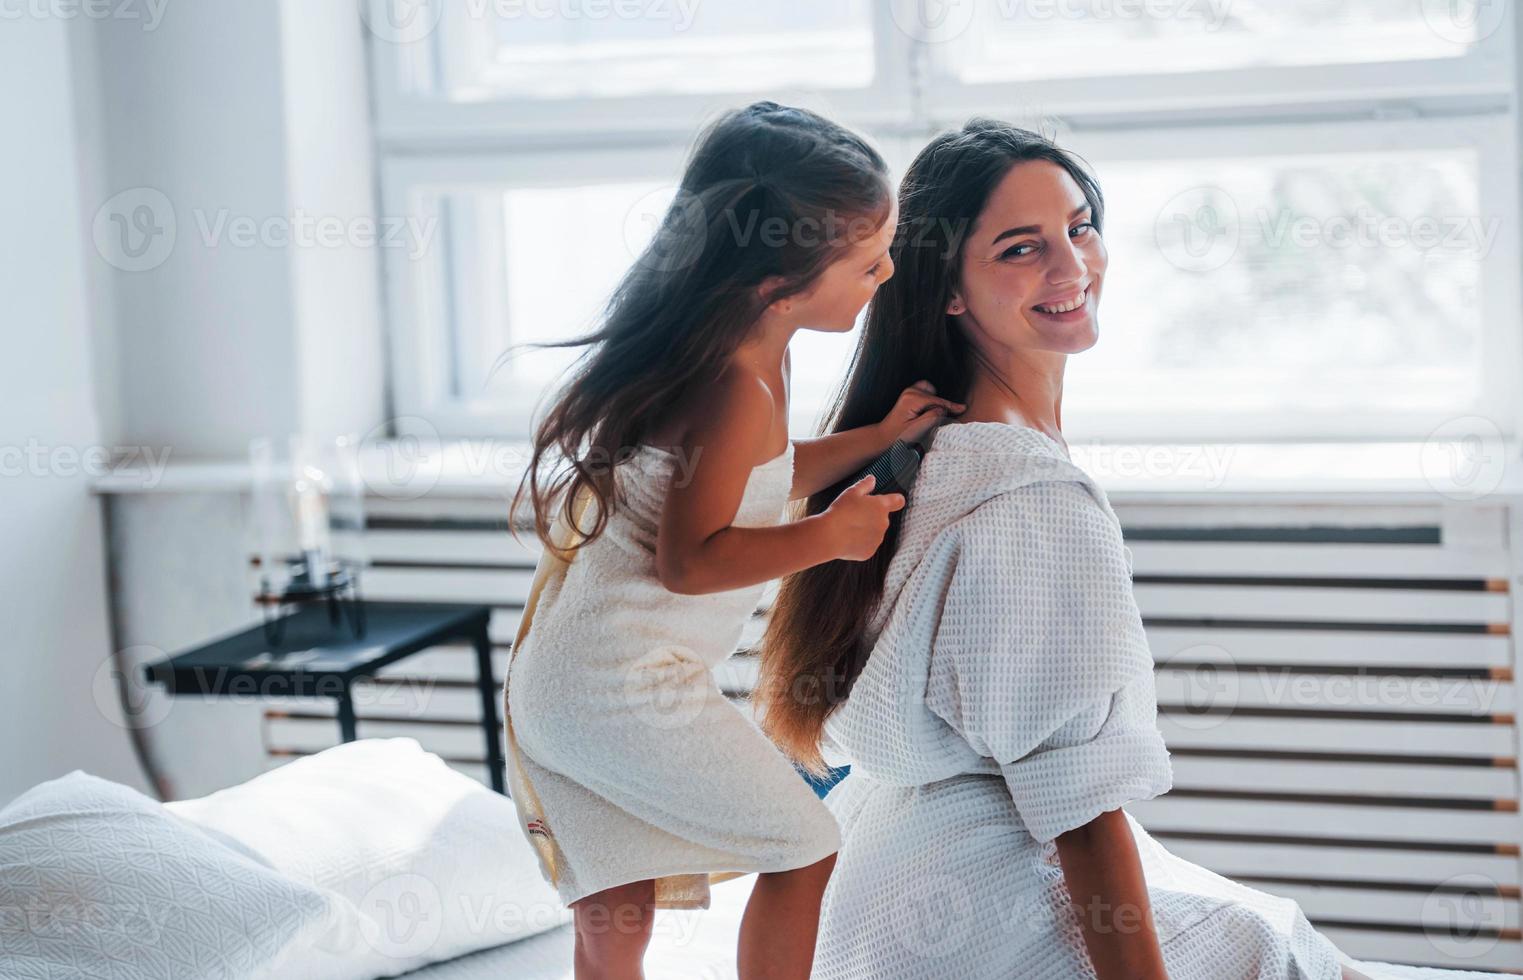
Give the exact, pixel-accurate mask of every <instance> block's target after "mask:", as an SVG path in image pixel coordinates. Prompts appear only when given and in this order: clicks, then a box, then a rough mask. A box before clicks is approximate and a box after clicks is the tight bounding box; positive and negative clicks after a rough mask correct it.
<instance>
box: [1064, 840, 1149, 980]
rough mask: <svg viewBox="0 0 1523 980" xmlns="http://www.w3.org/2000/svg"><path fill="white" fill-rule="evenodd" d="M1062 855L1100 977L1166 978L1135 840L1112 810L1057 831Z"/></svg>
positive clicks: (1124, 979)
mask: <svg viewBox="0 0 1523 980" xmlns="http://www.w3.org/2000/svg"><path fill="white" fill-rule="evenodd" d="M1057 845H1058V860H1059V862H1060V863H1061V864H1062V866H1063V878H1064V880H1065V881H1066V882H1067V883H1068V893H1069V896H1070V897H1071V898H1072V899H1073V905H1074V911H1075V912H1076V913H1077V914H1078V916H1079V920H1080V923H1081V925H1082V926H1083V929H1084V945H1085V947H1086V948H1088V950H1089V959H1090V962H1091V963H1092V964H1093V965H1094V968H1095V973H1096V974H1097V975H1098V976H1099V978H1100V980H1168V973H1167V972H1166V971H1165V970H1164V964H1163V953H1162V952H1161V951H1160V950H1159V948H1158V933H1157V931H1156V930H1155V929H1154V927H1153V909H1152V905H1151V903H1150V902H1149V900H1148V886H1147V881H1146V879H1145V878H1144V877H1143V873H1142V861H1141V860H1140V859H1139V858H1138V857H1137V842H1136V841H1135V840H1134V839H1133V838H1132V831H1131V828H1130V827H1128V826H1127V822H1126V814H1125V813H1123V812H1122V811H1121V810H1111V811H1108V812H1106V813H1102V814H1100V815H1099V816H1098V817H1096V818H1095V819H1093V820H1091V821H1090V822H1089V823H1087V824H1084V825H1083V826H1082V827H1076V828H1074V829H1073V830H1070V831H1068V832H1067V833H1064V834H1059V835H1058V836H1057Z"/></svg>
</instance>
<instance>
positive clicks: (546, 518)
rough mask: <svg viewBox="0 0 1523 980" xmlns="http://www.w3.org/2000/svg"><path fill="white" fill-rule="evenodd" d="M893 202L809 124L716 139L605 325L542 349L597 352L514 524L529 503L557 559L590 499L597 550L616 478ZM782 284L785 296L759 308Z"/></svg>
mask: <svg viewBox="0 0 1523 980" xmlns="http://www.w3.org/2000/svg"><path fill="white" fill-rule="evenodd" d="M892 195H893V189H892V187H891V185H890V182H889V176H888V167H887V166H886V164H885V163H884V162H883V158H882V156H881V155H880V154H879V153H878V152H877V151H876V150H875V149H873V147H872V146H871V145H869V144H868V143H867V142H866V141H865V140H863V139H862V138H861V137H860V136H858V135H857V134H855V133H853V132H851V131H850V130H847V129H845V128H844V127H842V126H839V125H837V124H835V123H833V122H831V121H830V120H828V119H825V118H824V117H823V116H820V115H818V114H817V113H814V112H811V111H809V110H807V109H800V108H792V107H788V106H781V105H778V104H777V103H775V102H757V103H754V104H752V105H749V106H746V107H745V108H743V109H736V110H732V111H730V112H727V113H725V114H724V115H723V116H722V117H720V118H719V119H718V120H717V121H715V122H714V123H713V124H712V125H710V126H709V127H708V128H707V129H706V130H705V131H704V132H703V133H702V134H701V136H700V138H699V140H698V143H697V145H696V146H695V148H694V150H693V152H692V155H691V156H690V158H689V160H688V163H687V166H686V168H685V170H684V172H683V175H682V181H681V184H680V185H679V186H678V190H677V195H676V199H675V200H674V202H673V203H672V206H671V207H670V209H669V210H668V211H667V212H666V214H665V216H664V217H663V219H662V221H661V224H660V226H659V228H658V229H657V231H656V234H655V236H654V238H653V240H652V241H651V243H650V245H649V246H648V247H647V248H646V250H645V251H644V252H643V253H642V254H641V255H640V256H639V258H638V259H636V261H635V263H634V265H633V266H631V268H630V269H629V271H628V273H626V274H625V276H624V278H623V280H622V281H621V282H620V283H619V285H618V287H617V288H616V289H615V291H614V293H613V296H612V298H611V299H610V300H609V302H608V305H607V308H606V310H605V311H604V314H603V318H602V325H601V326H600V327H599V328H598V329H597V330H596V331H595V332H593V333H591V334H589V335H586V336H583V337H578V338H575V339H572V340H567V341H563V342H559V343H551V344H536V345H532V346H536V347H586V348H587V350H585V351H584V352H583V353H582V354H581V356H580V357H578V359H577V362H576V363H575V364H573V366H572V369H571V371H570V378H569V380H568V381H567V383H566V384H565V385H564V386H563V387H562V388H561V389H560V391H559V393H558V394H557V396H556V398H555V400H554V402H553V404H552V405H551V406H550V408H549V410H548V412H547V413H546V415H545V417H544V419H543V421H542V422H541V423H540V424H539V425H538V426H537V427H536V430H535V432H534V437H533V455H532V456H531V458H530V461H529V465H528V467H527V470H526V472H525V474H524V478H523V480H522V481H520V483H519V486H518V490H517V492H516V493H515V494H514V496H513V501H512V504H511V506H510V514H517V513H518V509H519V506H520V504H521V502H522V500H523V498H524V496H525V493H526V492H527V494H528V496H529V498H530V499H531V501H532V505H533V511H534V529H535V533H536V534H537V535H538V536H539V538H540V540H541V541H542V542H543V543H544V544H545V546H546V547H547V548H551V549H552V550H553V549H554V548H555V543H554V542H553V540H552V538H551V534H550V529H551V526H552V524H553V522H554V516H555V508H556V507H559V508H560V512H561V513H562V514H563V515H564V516H565V518H566V519H567V520H568V521H571V520H572V517H573V513H572V503H573V501H574V500H575V499H576V497H577V496H578V495H579V494H580V492H581V490H582V489H583V488H587V489H588V490H590V491H591V494H592V498H593V503H595V507H592V508H591V520H590V525H589V522H588V520H587V519H586V518H584V519H583V520H582V521H580V522H577V523H576V524H575V525H574V526H576V528H577V531H578V532H579V534H580V535H581V541H580V542H579V543H581V544H585V543H587V542H590V541H591V540H592V539H594V538H596V537H597V536H598V535H599V534H601V533H602V531H603V529H604V528H605V527H606V526H607V522H608V518H609V515H610V514H611V512H612V510H613V507H614V506H616V505H617V503H618V501H617V500H616V499H615V497H616V494H615V482H614V467H615V466H617V465H618V464H619V463H620V462H622V461H624V460H625V459H627V458H628V456H629V454H631V453H632V452H633V451H634V449H635V448H636V447H638V446H639V445H640V444H641V443H642V442H643V441H644V440H645V439H646V438H647V437H648V436H649V434H650V433H651V432H652V431H654V430H655V429H656V428H657V426H658V425H659V424H660V422H661V421H662V420H663V419H666V418H668V417H670V413H672V412H674V411H680V410H681V409H682V407H683V406H684V403H685V402H687V401H688V399H689V398H690V397H691V396H693V395H694V394H695V393H696V392H697V390H698V389H699V387H700V386H701V385H703V384H705V383H707V382H711V381H712V380H713V379H715V378H717V377H719V376H720V374H721V372H722V371H723V369H724V367H725V365H726V364H727V362H728V361H729V359H730V358H731V356H732V355H733V354H734V353H735V351H736V349H737V348H738V347H739V346H740V344H741V343H742V342H743V341H744V340H745V339H746V338H747V336H748V334H749V333H750V331H751V329H752V327H753V326H754V325H755V324H756V322H757V320H758V319H759V318H760V317H761V315H762V313H763V312H764V311H765V309H766V307H767V305H768V304H769V303H771V302H773V301H776V300H778V299H783V298H785V297H788V296H791V295H794V294H797V293H799V292H802V291H803V290H805V289H807V288H808V287H809V286H810V285H811V284H812V283H813V282H814V281H815V280H816V279H817V278H818V276H819V275H820V273H821V272H823V271H824V269H825V268H826V266H828V265H829V263H830V261H831V260H832V259H833V258H836V257H837V256H839V254H840V252H839V250H838V248H837V246H840V245H843V244H846V243H847V241H848V240H849V239H848V238H847V237H844V236H843V233H845V234H846V235H849V234H850V231H849V229H852V228H855V229H856V230H857V231H858V232H860V231H861V226H862V225H864V224H866V225H867V226H869V228H868V230H869V232H870V231H875V230H876V229H877V228H879V227H881V226H882V223H883V221H885V220H887V217H888V214H889V211H890V208H891V204H892ZM832 229H834V230H832ZM773 276H776V277H779V279H778V282H779V283H780V285H779V286H778V288H776V289H772V290H770V291H769V292H768V294H767V295H766V296H761V295H759V293H760V290H759V289H758V288H757V287H758V286H761V285H762V284H763V282H764V280H767V279H768V277H773Z"/></svg>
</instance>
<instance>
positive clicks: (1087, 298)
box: [947, 160, 1106, 354]
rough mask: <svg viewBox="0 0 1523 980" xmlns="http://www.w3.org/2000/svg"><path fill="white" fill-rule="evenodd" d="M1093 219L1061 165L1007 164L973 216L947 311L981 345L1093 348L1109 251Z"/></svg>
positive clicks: (1037, 162) (1038, 162) (1064, 350)
mask: <svg viewBox="0 0 1523 980" xmlns="http://www.w3.org/2000/svg"><path fill="white" fill-rule="evenodd" d="M1092 218H1093V215H1092V214H1091V213H1090V208H1089V203H1088V201H1086V200H1085V198H1084V193H1083V191H1081V190H1080V189H1079V185H1078V184H1077V183H1076V182H1075V181H1074V179H1073V178H1072V177H1071V176H1069V174H1068V171H1066V170H1064V169H1063V168H1062V167H1060V166H1058V165H1057V164H1055V163H1050V162H1048V161H1046V160H1031V161H1027V162H1024V163H1018V164H1016V165H1015V166H1013V167H1011V168H1010V170H1009V172H1008V173H1006V174H1005V176H1004V178H1003V179H1002V180H1001V181H1000V182H999V184H998V185H997V186H996V187H995V189H994V193H993V194H992V195H990V197H989V201H988V203H987V204H986V205H985V206H984V210H983V212H982V213H981V214H980V215H979V216H978V220H977V221H975V222H974V224H973V229H972V231H971V233H970V234H969V236H968V241H967V245H966V247H965V248H964V250H963V258H962V286H961V289H959V290H958V292H957V295H955V296H954V297H953V299H952V302H951V304H950V305H949V306H948V307H947V312H948V313H949V314H953V315H956V316H959V317H960V322H961V323H962V324H963V327H964V329H966V330H968V331H969V332H970V333H971V334H972V339H973V341H974V342H975V343H978V344H979V345H980V346H985V345H988V346H992V347H994V348H995V349H1007V350H1008V349H1022V348H1025V349H1036V350H1045V351H1056V352H1059V353H1063V354H1074V353H1077V352H1079V351H1082V350H1087V349H1089V348H1090V347H1092V346H1094V344H1095V341H1096V340H1097V339H1099V335H1100V324H1099V320H1098V318H1097V308H1098V307H1099V304H1100V287H1101V286H1102V285H1103V284H1104V281H1105V264H1106V251H1105V242H1104V241H1103V240H1101V238H1100V232H1099V230H1098V229H1096V228H1095V226H1094V225H1093V224H1091V223H1090V222H1091V219H1092Z"/></svg>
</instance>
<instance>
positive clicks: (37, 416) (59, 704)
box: [0, 18, 146, 803]
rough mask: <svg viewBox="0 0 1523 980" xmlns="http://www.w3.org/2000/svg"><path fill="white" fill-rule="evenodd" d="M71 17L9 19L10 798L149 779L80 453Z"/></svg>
mask: <svg viewBox="0 0 1523 980" xmlns="http://www.w3.org/2000/svg"><path fill="white" fill-rule="evenodd" d="M71 30H72V27H71V25H70V24H69V23H68V22H66V21H62V20H59V19H56V18H29V19H18V20H12V21H8V22H6V24H5V25H4V29H3V30H0V93H3V95H0V132H4V133H5V134H6V145H7V150H6V152H5V153H0V214H3V215H4V224H5V234H4V235H3V236H0V296H4V297H5V305H4V308H3V309H4V312H3V313H0V322H3V324H4V340H5V354H4V356H3V357H0V449H3V451H4V453H5V455H4V457H3V458H0V464H3V466H4V474H3V475H0V548H3V553H4V560H3V561H0V669H3V675H0V745H3V746H4V747H5V748H4V756H3V758H4V764H3V765H0V803H4V802H6V801H9V800H10V799H12V798H13V797H15V796H16V795H17V794H19V793H20V792H21V791H23V790H25V789H27V788H28V787H30V786H32V785H34V784H35V783H37V782H40V781H42V780H44V779H48V778H51V777H54V776H59V775H63V774H64V773H66V772H68V771H69V770H71V769H75V768H80V769H85V770H87V771H89V772H92V773H95V774H97V775H100V776H104V777H106V778H109V779H114V780H117V781H119V782H126V783H128V784H129V785H134V786H137V787H138V788H139V789H145V788H146V787H145V785H144V783H143V781H142V779H141V776H140V775H139V773H138V768H137V765H136V763H135V762H134V760H133V757H132V753H131V751H130V748H129V743H128V740H127V738H126V735H125V730H124V729H123V728H122V727H121V723H120V721H121V719H120V712H119V711H118V710H116V706H115V705H114V704H113V703H112V701H111V700H110V699H109V698H104V699H103V698H97V697H96V696H95V690H96V683H97V680H98V679H100V673H99V670H100V668H101V667H102V666H103V665H106V664H107V663H108V657H109V654H110V652H111V639H110V632H109V628H108V622H107V600H106V580H105V576H106V571H105V556H104V543H103V541H102V537H101V514H100V503H99V501H98V500H97V499H96V498H94V497H93V496H91V494H90V493H89V492H88V488H87V484H88V477H87V475H86V474H84V473H83V472H82V470H81V469H80V467H79V463H78V457H77V456H73V457H71V456H70V455H69V454H71V453H73V454H77V453H80V452H83V451H85V450H87V449H89V448H90V447H94V446H99V445H100V443H101V426H100V421H99V418H98V415H97V411H96V390H95V382H96V378H95V370H94V368H95V365H94V363H93V357H94V354H93V351H92V346H91V338H90V332H91V318H90V314H91V310H92V308H94V306H95V305H96V304H97V303H98V302H100V293H99V291H98V286H97V284H95V283H92V281H91V264H90V263H91V261H92V256H91V255H90V253H89V249H90V247H91V246H90V237H89V227H90V225H89V216H90V215H89V213H90V211H91V210H92V209H91V208H90V207H89V204H88V202H84V201H82V200H81V181H82V177H83V172H84V171H83V167H82V164H83V160H82V158H83V157H84V156H85V154H86V150H85V148H84V147H83V146H82V143H81V140H80V137H79V133H78V131H77V129H76V125H75V123H76V119H77V118H78V114H77V112H76V105H75V99H76V94H77V92H78V90H77V89H76V86H75V80H74V77H73V75H72V72H71V60H72V59H71V48H72V46H73V40H72V36H73V35H72V33H71ZM33 447H35V448H37V449H39V450H43V452H41V453H38V454H36V455H35V456H34V457H32V458H31V459H29V458H28V457H27V456H24V455H18V453H26V452H27V451H28V450H29V449H31V448H33ZM33 460H35V462H34V461H33ZM106 680H107V685H108V686H107V688H106V689H107V690H109V674H108V675H107V676H106Z"/></svg>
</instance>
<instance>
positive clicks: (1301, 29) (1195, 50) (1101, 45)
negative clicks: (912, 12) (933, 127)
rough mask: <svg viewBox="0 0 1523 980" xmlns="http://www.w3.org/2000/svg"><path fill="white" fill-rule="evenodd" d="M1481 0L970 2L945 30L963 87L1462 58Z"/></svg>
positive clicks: (1479, 23) (1485, 29)
mask: <svg viewBox="0 0 1523 980" xmlns="http://www.w3.org/2000/svg"><path fill="white" fill-rule="evenodd" d="M1503 11H1504V5H1503V4H1501V3H1496V2H1488V0H1441V2H1435V0H1232V2H1223V0H979V2H978V3H976V4H975V5H974V7H973V8H972V9H971V10H970V14H971V17H970V19H968V20H967V22H966V23H963V22H950V23H948V24H947V25H945V26H944V28H943V29H944V30H946V31H948V32H949V33H951V34H955V39H954V40H953V41H952V42H951V43H949V44H948V45H946V50H945V55H946V62H947V68H948V70H950V71H951V72H952V73H953V74H954V75H956V76H957V77H958V78H960V79H962V80H963V81H965V82H997V81H1012V80H1030V79H1041V78H1075V77H1090V76H1103V75H1133V74H1153V73H1161V72H1181V71H1198V70H1213V69H1232V68H1255V67H1274V66H1288V65H1333V64H1354V63H1364V62H1373V61H1406V60H1413V59H1424V58H1448V57H1458V56H1461V55H1464V54H1465V53H1466V52H1467V51H1468V50H1469V48H1470V46H1471V45H1473V44H1474V43H1475V42H1476V41H1477V40H1480V39H1481V38H1483V37H1485V36H1487V35H1489V34H1490V33H1492V32H1493V31H1495V30H1496V29H1497V28H1498V27H1499V26H1500V23H1501V19H1502V15H1503Z"/></svg>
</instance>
